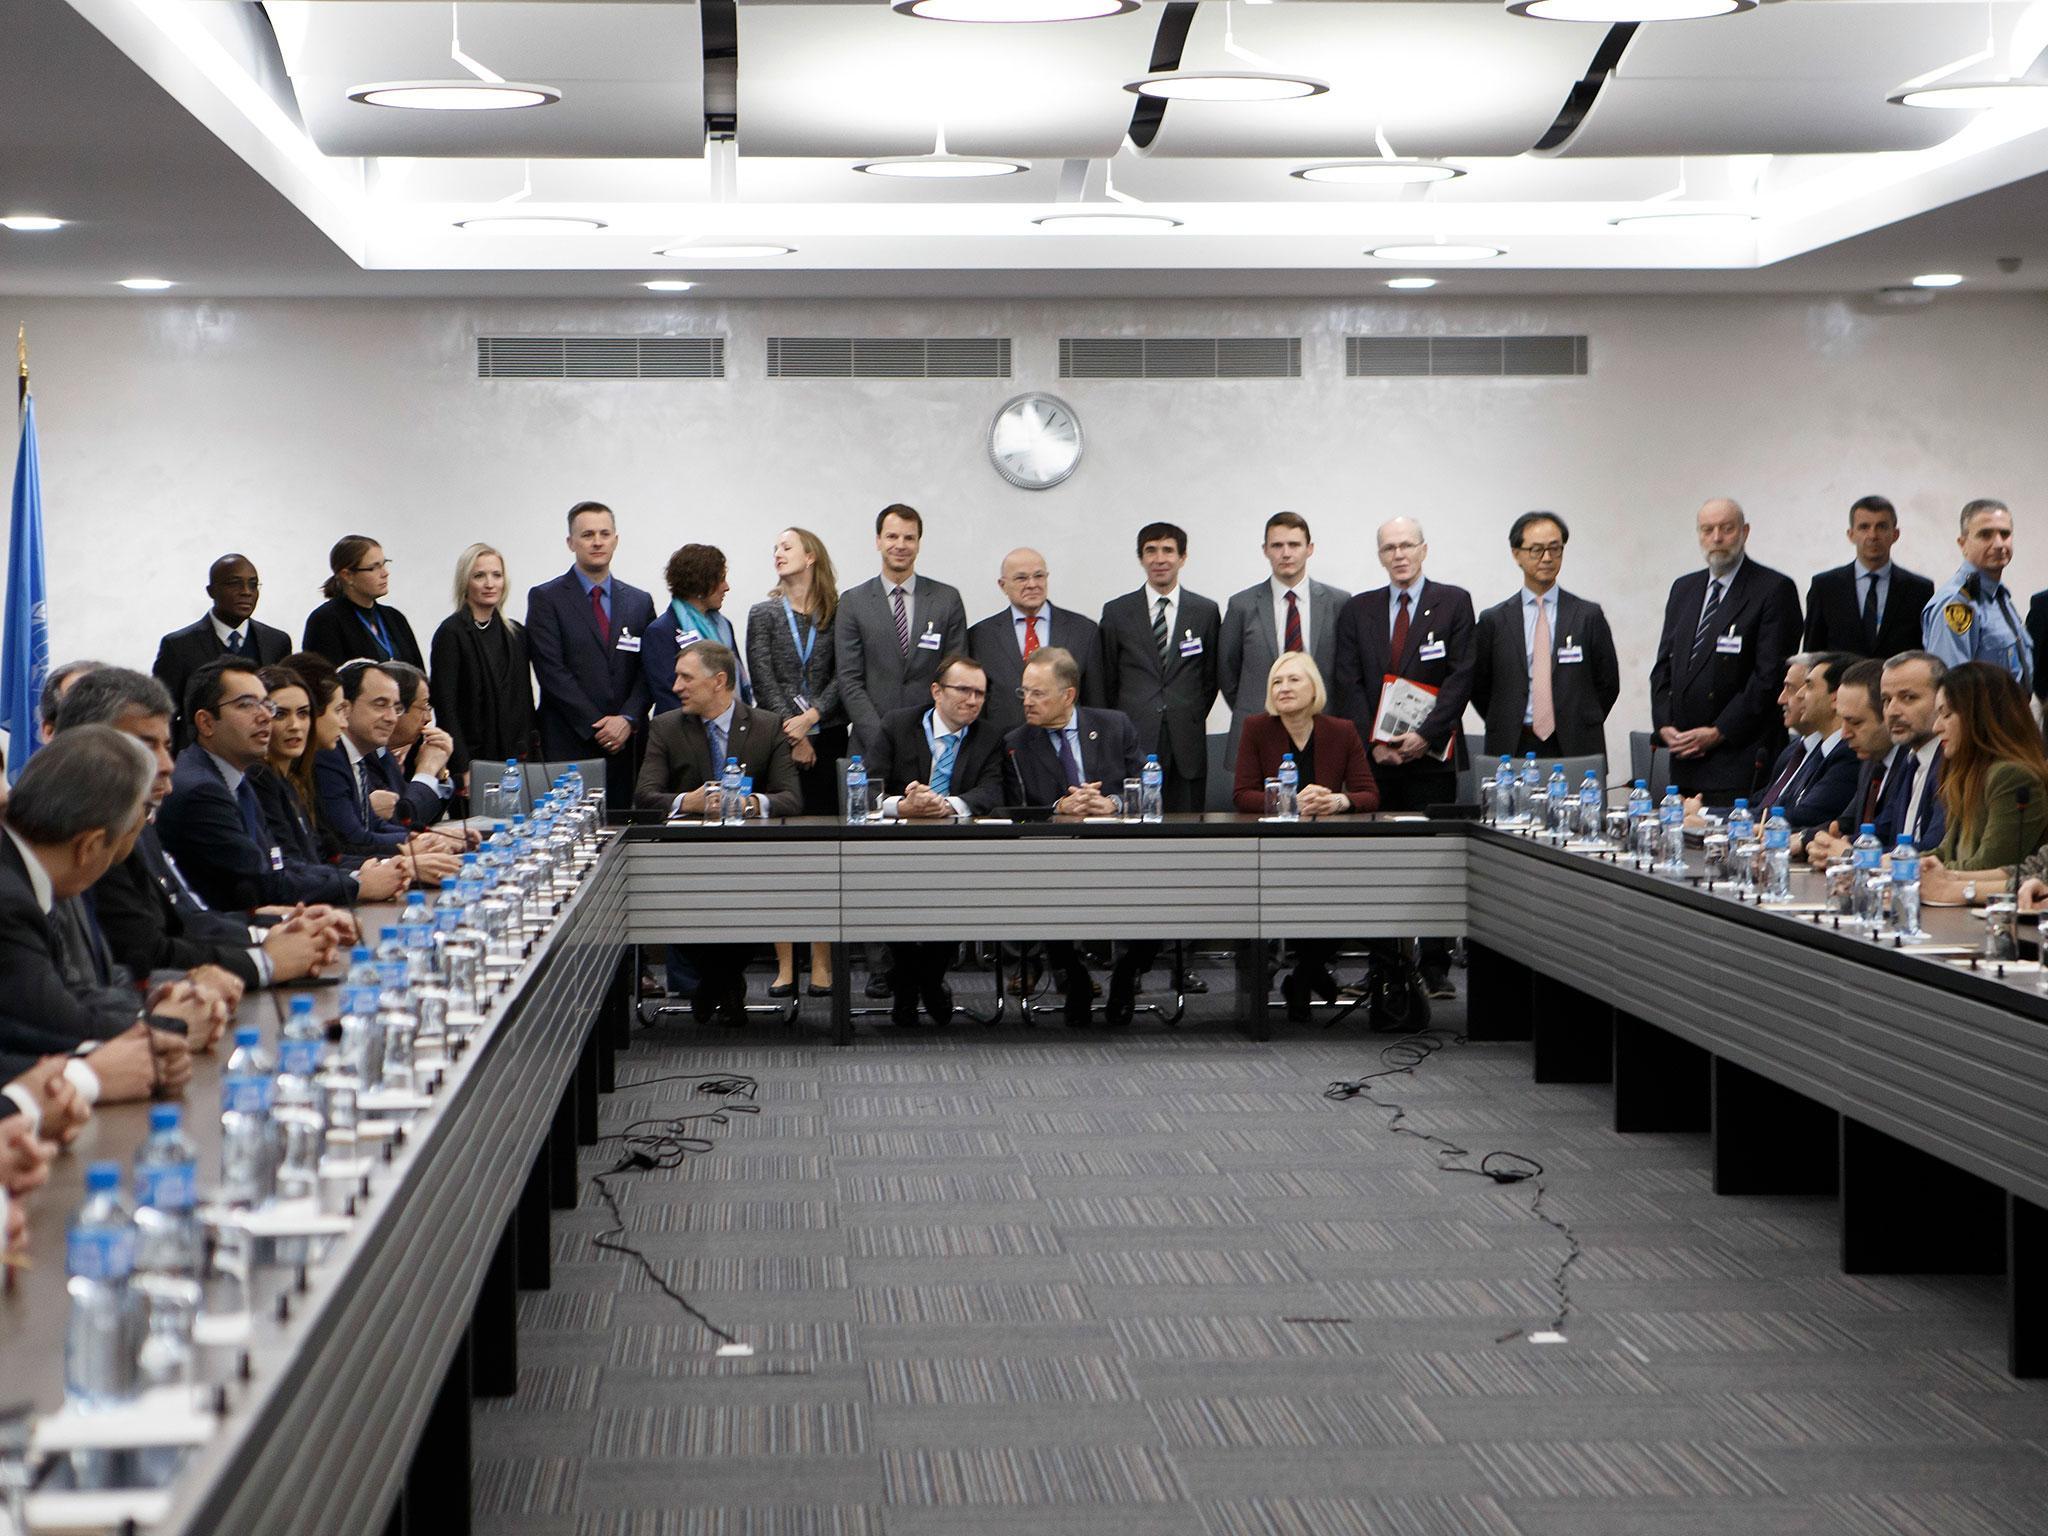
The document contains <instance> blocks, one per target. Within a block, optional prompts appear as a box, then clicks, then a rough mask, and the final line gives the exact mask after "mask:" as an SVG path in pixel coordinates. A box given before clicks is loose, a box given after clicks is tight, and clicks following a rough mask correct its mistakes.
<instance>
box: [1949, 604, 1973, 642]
mask: <svg viewBox="0 0 2048 1536" xmlns="http://www.w3.org/2000/svg"><path fill="white" fill-rule="evenodd" d="M1941 616H1942V618H1943V619H1944V620H1945V621H1947V624H1948V632H1949V633H1950V634H1952V635H1967V634H1968V633H1969V632H1970V626H1971V625H1972V624H1974V623H1976V622H1977V610H1976V608H1975V607H1974V606H1972V605H1971V604H1969V603H1963V602H1955V603H1943V604H1942V606H1941Z"/></svg>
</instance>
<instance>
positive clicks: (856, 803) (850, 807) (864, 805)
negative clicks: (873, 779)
mask: <svg viewBox="0 0 2048 1536" xmlns="http://www.w3.org/2000/svg"><path fill="white" fill-rule="evenodd" d="M846 819H847V822H848V823H849V824H852V823H857V822H863V821H866V820H867V819H868V771H867V769H866V768H864V767H863V766H861V760H860V754H859V753H858V752H856V753H854V754H853V756H852V757H849V758H848V759H847V760H846Z"/></svg>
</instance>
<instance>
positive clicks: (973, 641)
mask: <svg viewBox="0 0 2048 1536" xmlns="http://www.w3.org/2000/svg"><path fill="white" fill-rule="evenodd" d="M1050 580H1051V575H1050V573H1049V572H1048V571H1047V570H1046V568H1045V556H1043V555H1041V554H1040V553H1039V552H1038V551H1037V550H1035V549H1013V550H1011V551H1010V552H1009V553H1008V554H1007V555H1005V556H1003V568H1002V574H1001V575H999V576H998V577H997V578H996V586H997V587H998V588H1000V589H1001V591H1002V594H1003V596H1005V597H1007V598H1008V599H1009V600H1010V606H1009V607H1008V608H1007V609H1006V610H1004V611H1003V612H1001V613H992V614H990V615H989V616H988V617H987V618H985V619H983V620H982V621H981V622H980V623H978V624H976V625H975V626H974V627H973V628H972V629H970V630H968V631H967V654H968V655H970V656H972V657H973V658H974V659H975V660H976V661H978V662H980V663H981V669H982V671H984V672H986V673H987V674H988V702H987V704H985V705H984V706H983V707H982V711H981V713H982V718H983V719H985V720H987V721H988V722H989V724H990V725H992V726H994V727H995V730H996V733H997V734H998V735H1007V734H1008V733H1009V732H1011V731H1013V730H1015V729H1016V728H1017V727H1018V726H1020V725H1022V724H1023V723H1024V702H1023V700H1022V699H1020V698H1019V697H1018V696H1017V690H1018V689H1019V688H1021V687H1022V686H1023V685H1024V663H1025V661H1026V659H1027V658H1029V657H1031V656H1034V655H1036V654H1037V653H1038V651H1039V650H1041V649H1042V648H1043V647H1045V646H1048V645H1056V646H1058V647H1060V649H1062V650H1064V651H1066V652H1067V653H1068V654H1069V655H1071V656H1072V657H1073V658H1074V664H1075V665H1076V666H1078V667H1079V668H1080V669H1081V703H1082V705H1083V707H1085V708H1088V709H1097V708H1100V707H1101V705H1102V635H1101V632H1100V631H1099V630H1098V629H1097V628H1096V627H1095V621H1094V620H1093V619H1090V618H1085V617H1083V616H1082V615H1080V614H1078V613H1070V612H1069V611H1068V610H1066V609H1065V608H1055V607H1054V606H1053V605H1052V604H1051V603H1049V602H1047V601H1046V590H1047V585H1048V583H1049V582H1050Z"/></svg>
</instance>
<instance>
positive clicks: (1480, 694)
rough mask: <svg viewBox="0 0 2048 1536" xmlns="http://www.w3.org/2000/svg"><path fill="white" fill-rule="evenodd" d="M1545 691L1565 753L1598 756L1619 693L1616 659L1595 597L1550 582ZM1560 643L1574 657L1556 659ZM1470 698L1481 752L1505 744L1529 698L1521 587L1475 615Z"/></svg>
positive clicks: (1516, 734)
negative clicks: (1480, 723)
mask: <svg viewBox="0 0 2048 1536" xmlns="http://www.w3.org/2000/svg"><path fill="white" fill-rule="evenodd" d="M1550 640H1551V646H1552V650H1551V665H1550V684H1551V687H1550V697H1551V703H1552V705H1553V707H1554V708H1555V709H1556V711H1557V750H1558V752H1559V753H1560V754H1562V755H1563V756H1565V757H1592V756H1594V755H1595V754H1598V755H1600V756H1605V755H1606V752H1607V716H1608V713H1609V711H1611V710H1612V709H1613V708H1614V701H1615V700H1616V699H1618V698H1620V697H1621V665H1620V662H1619V661H1618V660H1617V659H1616V657H1615V654H1614V635H1613V633H1612V632H1611V631H1610V630H1609V629H1608V627H1607V615H1606V614H1604V613H1602V612H1601V611H1600V605H1599V604H1598V603H1594V602H1588V601H1587V600H1586V599H1585V598H1583V597H1579V596H1576V595H1575V594H1573V593H1570V592H1567V591H1565V590H1564V588H1562V587H1559V588H1558V589H1557V629H1556V631H1555V632H1554V633H1553V634H1552V635H1551V637H1550ZM1567 647H1570V648H1571V649H1574V650H1576V651H1578V653H1579V655H1580V658H1581V659H1580V660H1578V661H1575V662H1560V661H1558V660H1557V656H1558V653H1559V652H1561V651H1564V650H1565V649H1566V648H1567ZM1472 704H1473V707H1474V708H1476V709H1477V710H1478V711H1479V713H1480V716H1481V718H1482V719H1484V720H1485V722H1486V752H1487V755H1488V756H1489V757H1498V756H1499V755H1500V754H1501V753H1503V752H1510V753H1511V752H1513V751H1514V750H1515V746H1516V744H1517V743H1518V742H1519V741H1520V740H1521V737H1522V714H1523V711H1524V710H1526V709H1527V708H1528V706H1529V658H1528V655H1527V654H1526V653H1525V652H1524V650H1523V648H1522V594H1521V593H1520V592H1519V591H1517V592H1516V593H1515V595H1514V596H1512V597H1510V598H1508V599H1507V601H1505V602H1501V603H1496V604H1494V605H1493V607H1491V608H1489V609H1487V610H1486V612H1484V613H1482V614H1481V615H1480V616H1479V657H1478V663H1477V665H1476V667H1475V668H1474V670H1473V674H1472Z"/></svg>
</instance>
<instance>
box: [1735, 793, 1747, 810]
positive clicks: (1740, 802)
mask: <svg viewBox="0 0 2048 1536" xmlns="http://www.w3.org/2000/svg"><path fill="white" fill-rule="evenodd" d="M1735 809H1737V810H1738V811H1746V810H1748V809H1749V802H1748V801H1747V800H1745V799H1743V798H1742V797H1741V796H1740V795H1737V796H1736V797H1735Z"/></svg>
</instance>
